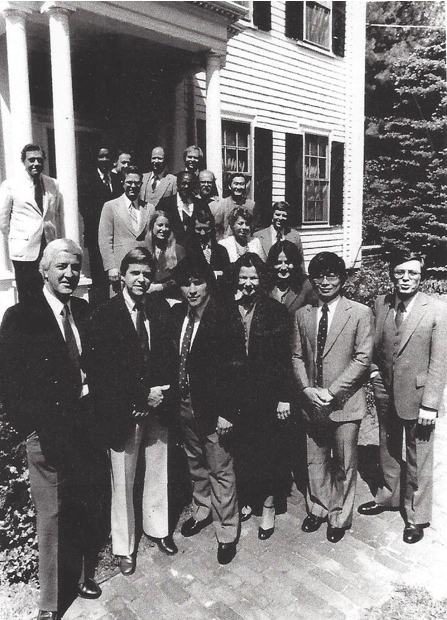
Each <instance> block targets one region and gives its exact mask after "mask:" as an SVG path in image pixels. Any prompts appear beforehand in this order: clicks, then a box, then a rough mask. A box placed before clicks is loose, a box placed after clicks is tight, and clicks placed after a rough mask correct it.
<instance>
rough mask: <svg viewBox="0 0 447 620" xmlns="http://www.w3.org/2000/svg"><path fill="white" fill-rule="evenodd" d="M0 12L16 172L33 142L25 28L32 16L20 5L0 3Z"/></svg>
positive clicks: (19, 169)
mask: <svg viewBox="0 0 447 620" xmlns="http://www.w3.org/2000/svg"><path fill="white" fill-rule="evenodd" d="M0 10H1V12H2V13H3V16H4V18H5V24H6V47H7V56H8V82H9V105H10V110H11V130H10V144H11V146H12V152H13V156H14V170H15V172H17V173H18V172H20V171H21V170H22V168H23V165H22V162H21V161H20V152H21V150H22V148H23V147H24V146H25V144H27V143H29V142H32V140H33V130H32V120H31V99H30V91H29V72H28V46H27V42H26V26H25V20H26V16H27V14H29V13H31V10H30V9H28V8H25V7H24V6H23V5H21V3H20V2H1V3H0Z"/></svg>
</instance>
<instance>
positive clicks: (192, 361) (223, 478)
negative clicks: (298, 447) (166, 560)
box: [174, 260, 244, 564]
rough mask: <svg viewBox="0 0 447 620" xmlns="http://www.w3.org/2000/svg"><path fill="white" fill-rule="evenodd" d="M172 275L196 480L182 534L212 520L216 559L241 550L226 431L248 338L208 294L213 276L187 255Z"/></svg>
mask: <svg viewBox="0 0 447 620" xmlns="http://www.w3.org/2000/svg"><path fill="white" fill-rule="evenodd" d="M174 277H175V279H176V281H177V283H178V284H179V285H180V287H181V291H182V295H183V296H184V298H185V301H186V304H184V305H183V304H182V305H180V306H175V307H174V309H175V314H176V316H175V321H176V326H175V336H176V339H175V342H176V346H177V351H178V352H179V353H180V355H179V365H178V385H179V388H180V391H181V397H182V400H181V408H180V415H181V425H182V430H183V437H184V449H185V452H186V455H187V457H188V466H189V471H190V475H191V480H192V494H193V514H192V516H191V518H190V519H188V520H187V521H185V523H183V526H182V528H181V532H182V534H183V536H194V535H195V534H198V533H199V532H200V531H201V530H202V529H203V528H204V527H206V526H207V525H209V524H210V523H211V522H212V521H214V527H215V532H216V537H217V540H218V542H219V546H218V552H217V559H218V562H219V563H220V564H228V563H229V562H231V560H232V559H233V558H234V556H235V554H236V539H237V536H238V530H239V511H238V503H237V497H236V480H235V475H234V467H233V458H232V455H231V453H230V450H229V434H230V433H231V429H232V426H233V422H234V420H235V417H236V415H237V411H238V400H237V392H238V390H237V389H235V385H236V381H237V376H238V371H240V369H241V367H242V359H243V350H244V343H243V342H242V339H241V342H236V341H235V336H234V332H233V331H232V329H231V325H232V322H231V320H230V317H229V315H228V312H229V310H227V309H226V308H224V306H221V305H220V304H219V303H218V302H217V301H216V300H215V299H213V296H212V294H211V288H212V283H213V280H212V275H211V274H210V271H209V270H207V269H205V270H203V269H202V268H201V267H200V265H199V266H197V265H194V264H192V263H191V262H190V261H187V260H184V261H182V262H181V263H179V265H178V267H177V268H176V270H175V272H174Z"/></svg>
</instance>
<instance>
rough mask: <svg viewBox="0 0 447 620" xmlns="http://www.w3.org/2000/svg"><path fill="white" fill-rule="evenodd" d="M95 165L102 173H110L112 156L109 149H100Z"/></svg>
mask: <svg viewBox="0 0 447 620" xmlns="http://www.w3.org/2000/svg"><path fill="white" fill-rule="evenodd" d="M96 165H97V166H98V168H99V170H101V172H102V173H105V174H106V173H107V172H110V169H111V168H112V155H111V154H110V151H109V149H100V150H99V153H98V157H97V159H96Z"/></svg>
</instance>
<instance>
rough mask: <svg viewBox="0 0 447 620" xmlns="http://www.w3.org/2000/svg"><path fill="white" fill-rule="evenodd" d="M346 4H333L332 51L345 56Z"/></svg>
mask: <svg viewBox="0 0 447 620" xmlns="http://www.w3.org/2000/svg"><path fill="white" fill-rule="evenodd" d="M345 28H346V2H333V3H332V51H333V52H334V54H335V55H336V56H341V57H343V56H344V55H345Z"/></svg>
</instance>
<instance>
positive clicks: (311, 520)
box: [301, 515, 325, 534]
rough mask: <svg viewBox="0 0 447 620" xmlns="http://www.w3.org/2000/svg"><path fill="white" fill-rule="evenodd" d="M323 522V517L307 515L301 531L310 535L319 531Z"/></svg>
mask: <svg viewBox="0 0 447 620" xmlns="http://www.w3.org/2000/svg"><path fill="white" fill-rule="evenodd" d="M324 521H325V519H323V517H316V516H315V515H307V517H306V518H305V519H304V521H303V524H302V526H301V529H302V530H303V532H307V533H308V534H310V533H311V532H316V531H317V530H319V529H320V526H321V524H322V523H323V522H324Z"/></svg>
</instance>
